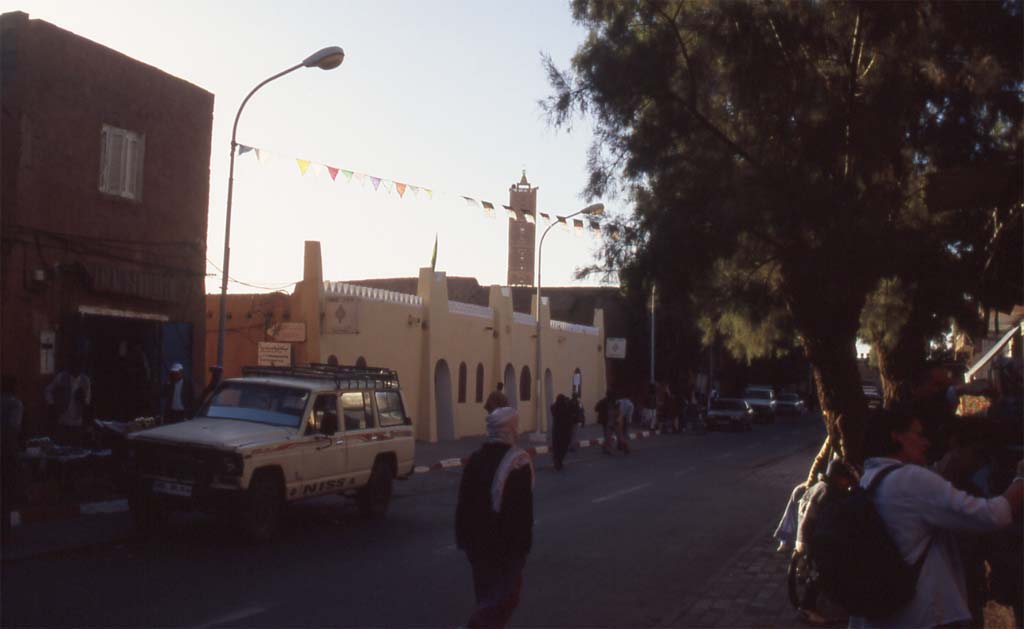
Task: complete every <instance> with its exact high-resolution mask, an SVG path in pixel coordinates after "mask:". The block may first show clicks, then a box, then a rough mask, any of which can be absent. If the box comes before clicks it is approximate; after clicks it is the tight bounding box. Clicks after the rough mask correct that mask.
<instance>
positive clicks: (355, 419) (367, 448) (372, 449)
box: [341, 391, 381, 485]
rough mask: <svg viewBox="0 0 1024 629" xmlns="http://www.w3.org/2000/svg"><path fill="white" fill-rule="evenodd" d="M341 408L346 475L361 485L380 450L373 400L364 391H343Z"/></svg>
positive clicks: (368, 475) (368, 474) (367, 476)
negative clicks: (346, 460) (345, 452)
mask: <svg viewBox="0 0 1024 629" xmlns="http://www.w3.org/2000/svg"><path fill="white" fill-rule="evenodd" d="M341 412H342V415H343V420H342V421H343V423H344V426H345V448H346V450H347V452H348V454H347V456H348V474H347V475H348V477H349V478H350V479H352V482H354V483H355V484H356V485H362V484H363V483H365V482H366V480H367V479H368V478H369V477H370V470H371V469H373V460H374V459H375V458H376V456H377V453H378V452H380V449H381V446H380V434H379V431H378V429H377V418H376V415H375V413H374V412H373V401H372V398H371V396H370V393H369V392H367V391H346V392H344V393H342V394H341Z"/></svg>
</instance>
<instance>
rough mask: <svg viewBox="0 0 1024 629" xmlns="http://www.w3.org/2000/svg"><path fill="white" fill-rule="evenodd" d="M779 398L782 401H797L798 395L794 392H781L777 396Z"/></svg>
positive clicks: (798, 399)
mask: <svg viewBox="0 0 1024 629" xmlns="http://www.w3.org/2000/svg"><path fill="white" fill-rule="evenodd" d="M779 399H780V400H782V401H783V402H799V401H800V396H798V395H797V394H796V393H783V394H782V395H781V396H780V397H779Z"/></svg>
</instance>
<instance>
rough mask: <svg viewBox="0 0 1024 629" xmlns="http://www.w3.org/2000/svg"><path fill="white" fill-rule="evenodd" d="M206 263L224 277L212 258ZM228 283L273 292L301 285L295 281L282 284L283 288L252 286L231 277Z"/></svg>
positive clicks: (222, 271)
mask: <svg viewBox="0 0 1024 629" xmlns="http://www.w3.org/2000/svg"><path fill="white" fill-rule="evenodd" d="M206 263H207V264H209V265H210V266H212V267H213V268H214V269H216V271H217V273H218V274H219V275H222V276H223V274H224V269H222V268H220V267H219V266H217V264H216V263H215V262H214V261H213V260H211V259H210V258H206ZM228 281H229V282H234V283H235V284H240V285H242V286H248V287H249V288H259V289H261V290H271V291H278V290H282V289H285V288H288V287H289V286H295V285H296V284H298V283H299V282H298V281H295V282H288V283H287V284H282V285H281V286H260V285H259V284H250V283H249V282H243V281H242V280H236V279H235V278H233V277H231V276H230V275H229V276H228Z"/></svg>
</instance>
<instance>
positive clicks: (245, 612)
mask: <svg viewBox="0 0 1024 629" xmlns="http://www.w3.org/2000/svg"><path fill="white" fill-rule="evenodd" d="M265 611H267V608H266V607H259V606H258V605H253V606H251V607H245V608H242V609H240V610H238V611H236V612H232V613H230V614H225V615H223V616H221V617H219V618H214V619H213V620H211V621H209V622H205V623H203V624H201V625H196V626H195V628H194V629H209V628H210V627H217V626H219V625H226V624H233V623H237V622H238V621H239V620H242V619H243V618H249V617H250V616H255V615H256V614H262V613H263V612H265Z"/></svg>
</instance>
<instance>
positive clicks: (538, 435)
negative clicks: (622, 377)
mask: <svg viewBox="0 0 1024 629" xmlns="http://www.w3.org/2000/svg"><path fill="white" fill-rule="evenodd" d="M580 214H589V215H590V216H602V215H603V214H604V204H603V203H594V204H593V205H588V206H587V207H585V208H583V209H582V210H579V211H577V212H573V213H572V214H570V215H568V216H556V217H555V218H556V219H557V220H556V221H552V223H551V224H550V225H548V228H547V229H545V230H544V233H543V234H541V236H540V244H538V245H537V354H536V357H537V364H536V365H535V367H536V369H537V386H536V387H534V397H535V398H536V403H535V408H536V414H537V415H536V416H537V430H536V431H535V432H534V435H535V437H534V440H535V441H540V440H545V437H544V436H543V433H545V432H547V430H546V428H547V426H546V425H545V422H543V421H542V419H543V418H544V415H543V410H544V401H543V393H544V389H543V387H542V385H541V383H542V382H543V381H544V375H543V373H542V370H541V367H542V365H543V363H542V362H541V345H542V343H541V336H540V332H541V326H540V312H541V301H540V287H541V284H540V280H541V262H542V260H543V259H544V237H545V236H547V235H548V232H549V231H551V228H552V227H554V226H555V225H557V224H558V223H561V222H565V221H568V220H569V219H570V218H572V217H574V216H578V215H580Z"/></svg>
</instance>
